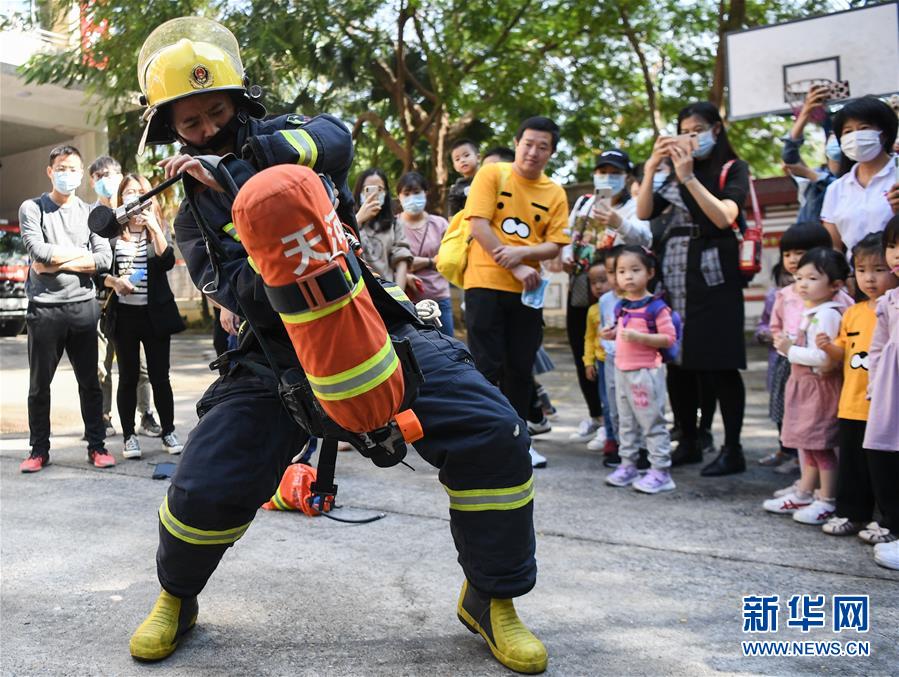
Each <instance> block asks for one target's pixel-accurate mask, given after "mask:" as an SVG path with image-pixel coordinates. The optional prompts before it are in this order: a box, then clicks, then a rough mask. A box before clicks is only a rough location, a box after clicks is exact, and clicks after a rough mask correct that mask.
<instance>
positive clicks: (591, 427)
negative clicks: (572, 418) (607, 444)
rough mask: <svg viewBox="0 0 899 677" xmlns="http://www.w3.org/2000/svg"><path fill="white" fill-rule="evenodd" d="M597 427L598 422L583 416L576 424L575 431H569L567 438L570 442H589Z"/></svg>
mask: <svg viewBox="0 0 899 677" xmlns="http://www.w3.org/2000/svg"><path fill="white" fill-rule="evenodd" d="M599 427H600V426H599V423H597V422H596V421H594V420H593V419H592V418H585V419H584V420H583V421H581V422H580V423H579V424H578V427H577V432H576V433H571V434H570V435H569V436H568V439H569V440H571V441H572V442H589V441H590V438H592V437H593V436H594V435H595V434H596V430H597V429H598V428H599Z"/></svg>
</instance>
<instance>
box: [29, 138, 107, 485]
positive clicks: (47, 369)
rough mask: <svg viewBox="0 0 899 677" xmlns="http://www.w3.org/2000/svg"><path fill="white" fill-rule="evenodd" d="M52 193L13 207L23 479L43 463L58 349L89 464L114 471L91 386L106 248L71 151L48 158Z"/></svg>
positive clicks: (98, 397) (96, 385) (96, 388)
mask: <svg viewBox="0 0 899 677" xmlns="http://www.w3.org/2000/svg"><path fill="white" fill-rule="evenodd" d="M47 178H48V179H50V182H51V184H52V190H51V191H50V192H49V193H44V194H43V195H41V196H40V197H39V198H33V199H30V200H26V201H25V202H23V203H22V206H21V207H19V224H20V226H21V229H22V240H23V241H24V242H25V247H26V249H27V250H28V254H29V256H30V257H31V261H32V263H31V270H29V272H28V281H27V282H26V283H25V295H26V296H27V297H28V314H27V316H26V317H27V322H28V366H29V371H30V386H29V389H28V427H29V430H30V438H31V439H30V445H31V453H30V455H29V457H28V458H27V459H25V460H24V461H23V462H22V464H21V465H20V466H19V469H20V470H21V471H22V472H24V473H33V472H38V471H39V470H41V469H42V468H43V467H44V466H45V465H47V464H48V463H49V462H50V382H51V381H52V379H53V374H54V373H55V372H56V367H57V365H58V364H59V359H60V358H61V357H62V351H63V349H64V350H65V351H66V353H67V354H68V356H69V361H70V362H71V363H72V369H73V370H74V371H75V378H76V379H77V380H78V393H79V397H80V399H81V415H82V418H83V419H84V427H85V436H86V438H87V457H88V462H89V463H92V464H93V465H95V466H96V467H98V468H107V467H109V466H113V465H115V459H113V457H112V456H111V455H110V454H109V452H107V451H106V449H105V447H104V442H105V438H106V432H105V426H104V425H103V395H102V393H101V391H100V382H99V380H98V379H97V334H96V331H97V321H98V320H99V317H100V309H99V307H98V306H97V303H96V300H95V291H94V278H93V276H94V274H95V273H102V272H105V271H107V270H109V266H110V263H111V262H112V253H111V251H110V248H109V243H108V242H107V241H106V240H105V239H103V238H101V237H100V236H98V235H95V234H94V233H92V232H91V231H90V230H89V229H88V227H87V217H88V214H89V213H90V207H89V206H88V205H87V204H85V203H84V202H83V201H82V200H81V199H80V198H78V197H77V196H76V195H75V190H76V189H77V188H78V186H80V185H81V182H82V181H83V179H84V165H83V163H82V161H81V154H80V153H79V152H78V150H77V149H76V148H73V147H72V146H57V147H56V148H54V149H53V150H52V151H50V163H49V166H48V167H47Z"/></svg>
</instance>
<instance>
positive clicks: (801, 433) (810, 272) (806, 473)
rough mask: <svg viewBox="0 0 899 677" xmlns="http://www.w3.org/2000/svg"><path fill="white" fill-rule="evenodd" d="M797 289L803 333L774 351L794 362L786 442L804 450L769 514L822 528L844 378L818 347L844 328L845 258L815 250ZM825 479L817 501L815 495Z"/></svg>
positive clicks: (828, 508)
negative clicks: (791, 482) (795, 478)
mask: <svg viewBox="0 0 899 677" xmlns="http://www.w3.org/2000/svg"><path fill="white" fill-rule="evenodd" d="M795 277H796V282H794V285H795V287H796V291H797V293H798V294H799V297H800V298H801V299H802V300H803V301H804V302H805V306H806V307H805V310H803V312H802V322H801V324H800V326H799V335H798V336H797V337H796V339H795V341H794V340H793V339H791V338H790V337H789V336H787V335H786V334H785V333H783V332H779V333H778V334H776V335H775V337H774V347H775V348H777V351H778V352H779V353H780V354H781V355H786V357H787V359H789V360H790V378H789V379H788V380H787V386H786V391H785V393H784V419H783V431H782V441H783V444H784V445H785V446H787V447H795V448H797V449H800V451H799V455H800V464H799V465H800V478H799V483H798V484H797V486H796V487H795V488H794V490H793V491H791V492H790V493H788V494H786V495H784V496H780V497H775V498H771V499H768V500H767V501H765V502H764V508H765V510H768V511H769V512H775V513H784V514H786V513H793V519H794V520H796V521H797V522H802V523H804V524H823V523H824V522H826V521H827V520H828V519H830V518H831V517H832V516H833V514H834V510H835V509H836V508H835V506H834V500H835V497H836V478H837V475H836V466H837V456H836V452H835V451H834V448H835V447H836V446H837V443H838V439H837V438H838V427H837V405H838V403H839V400H840V387H841V386H842V382H843V377H842V374H841V373H840V371H839V370H838V369H835V368H834V365H833V364H832V363H831V360H830V358H829V357H828V356H827V353H825V352H824V351H823V350H821V349H820V348H818V346H817V345H816V342H815V337H816V336H817V335H818V334H820V333H824V334H827V336H829V337H830V338H831V339H833V338H834V337H836V335H837V333H838V332H839V330H840V320H841V312H840V307H839V304H838V303H837V302H836V301H834V300H833V297H834V295H835V294H836V293H837V292H838V291H839V290H840V287H842V286H843V284H844V283H845V281H846V278H847V277H849V264H848V263H846V257H845V256H843V255H842V254H840V253H838V252H836V251H834V250H833V249H831V248H830V247H816V248H815V249H812V250H810V251H808V252H806V253H805V255H804V256H803V257H802V259H800V261H799V268H798V270H797V271H796V275H795ZM819 480H820V491H819V495H818V497H817V498H814V496H813V494H814V491H815V487H816V486H817V485H818V483H819Z"/></svg>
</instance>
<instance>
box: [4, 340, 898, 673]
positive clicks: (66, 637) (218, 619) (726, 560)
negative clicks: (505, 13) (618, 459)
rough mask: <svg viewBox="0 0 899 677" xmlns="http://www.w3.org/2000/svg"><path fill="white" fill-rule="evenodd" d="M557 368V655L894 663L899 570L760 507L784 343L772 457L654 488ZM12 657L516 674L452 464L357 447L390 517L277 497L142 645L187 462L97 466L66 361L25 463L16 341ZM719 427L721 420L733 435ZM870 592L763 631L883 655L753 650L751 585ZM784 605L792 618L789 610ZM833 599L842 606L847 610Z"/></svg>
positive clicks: (682, 472) (355, 496) (345, 493)
mask: <svg viewBox="0 0 899 677" xmlns="http://www.w3.org/2000/svg"><path fill="white" fill-rule="evenodd" d="M209 343H210V342H209V340H208V339H205V338H203V339H198V338H196V337H191V336H179V337H176V339H175V342H174V350H173V354H174V357H173V363H174V364H175V365H176V367H175V369H174V372H173V384H174V389H175V394H176V400H177V402H176V422H177V424H178V427H179V431H181V432H182V433H185V434H186V433H187V431H188V430H189V429H190V428H191V427H192V426H193V425H194V424H195V422H196V415H195V413H194V411H193V404H194V402H195V401H196V399H197V397H198V396H199V394H200V393H201V392H202V390H203V388H204V387H205V385H207V384H208V383H210V382H211V381H212V378H213V376H212V374H211V373H209V372H208V371H207V370H206V369H205V366H204V358H203V352H204V351H205V350H206V349H207V346H208V344H209ZM551 353H552V356H553V359H554V360H555V361H556V364H557V365H558V366H559V369H557V370H556V371H555V372H553V373H551V374H549V375H546V376H545V377H544V378H543V379H542V380H543V381H544V383H545V385H547V386H548V388H549V390H550V392H551V394H552V395H553V398H554V401H555V403H556V405H557V406H558V407H559V409H560V419H559V420H558V421H557V422H556V423H555V424H554V430H553V431H552V432H551V433H549V434H548V435H543V436H541V437H540V438H538V441H537V446H538V448H539V449H540V450H541V452H543V453H545V454H546V455H547V456H548V457H549V467H548V468H546V469H545V470H540V471H537V479H536V482H537V499H536V503H535V517H536V526H537V530H538V553H537V554H538V562H539V566H540V576H539V579H538V585H537V588H536V589H535V590H534V591H533V593H531V594H530V595H528V596H526V597H524V598H522V599H521V600H520V601H519V603H518V605H517V606H518V608H519V611H520V614H521V616H522V617H523V618H524V619H525V620H526V621H527V622H528V623H529V625H530V626H531V627H532V628H533V629H534V631H535V632H536V633H537V634H538V635H539V636H540V637H541V638H542V639H543V641H544V642H545V643H546V645H547V648H548V649H549V652H550V667H549V671H548V674H554V675H624V674H627V675H631V674H634V675H636V674H645V675H681V674H682V675H706V674H718V673H724V674H747V675H749V674H751V675H760V674H765V675H767V674H777V675H781V674H802V675H813V674H815V675H817V674H846V675H855V674H883V675H886V674H895V673H896V669H897V665H899V650H897V640H899V594H897V591H899V587H897V583H899V572H893V571H888V570H885V569H882V568H880V567H878V566H877V565H875V564H874V562H873V558H872V553H871V548H870V547H869V546H866V545H864V544H863V543H861V541H859V540H858V539H856V538H854V537H853V538H846V539H838V538H834V537H828V536H825V535H823V534H822V533H821V532H820V530H818V529H816V528H814V527H807V526H803V525H798V524H796V523H794V522H793V521H792V520H790V519H788V518H781V517H777V516H773V515H768V514H765V513H764V512H763V511H762V510H761V507H760V503H761V500H762V499H763V498H765V497H767V496H768V495H769V494H770V492H771V491H772V490H773V489H775V488H778V487H779V486H782V485H784V484H786V483H788V481H789V480H784V478H783V477H782V476H780V475H775V474H773V473H772V472H771V471H770V470H766V469H763V468H760V467H758V466H757V465H756V464H755V459H757V458H759V457H760V456H761V455H762V454H763V453H767V451H768V450H769V449H770V447H771V445H772V444H773V442H774V435H773V432H772V430H771V425H770V424H769V423H768V422H767V420H766V419H765V416H764V405H765V394H764V392H763V390H761V383H762V380H763V379H762V376H763V369H764V363H763V356H761V355H756V356H755V357H756V359H755V360H754V361H753V363H752V365H751V369H750V371H749V372H748V374H747V380H748V382H749V383H750V385H751V388H750V397H749V400H750V401H749V410H748V414H747V423H746V431H745V436H744V442H745V444H746V446H747V452H748V456H749V457H750V460H751V467H750V469H749V471H748V472H747V473H745V474H744V475H741V476H737V477H730V478H722V479H719V480H709V479H701V478H699V476H698V468H696V467H695V466H691V467H688V468H686V469H678V470H676V471H675V479H676V481H677V482H678V489H677V491H675V492H672V493H670V494H665V495H659V496H655V497H650V496H643V495H639V494H637V493H636V492H633V491H630V490H621V489H613V488H611V487H607V486H605V485H603V484H602V478H603V476H604V475H605V473H606V472H607V471H606V470H605V469H604V468H602V465H601V459H600V457H599V456H598V455H597V454H592V453H590V452H587V451H585V449H584V447H583V445H578V444H574V443H570V442H568V434H569V433H570V432H571V431H572V430H573V429H574V426H575V425H576V423H577V420H578V419H579V418H580V416H581V414H582V413H583V405H582V404H580V401H579V399H580V398H579V394H578V392H577V385H576V382H575V380H574V375H573V369H572V367H571V365H570V358H569V357H567V356H566V354H565V352H564V351H562V350H561V349H553V350H552V351H551ZM0 369H2V377H3V387H2V389H0V427H2V431H3V434H2V435H0V560H2V581H0V611H2V619H0V633H2V650H0V651H2V653H0V671H2V674H4V675H33V674H38V673H41V674H50V675H87V674H91V675H93V674H102V675H106V674H109V675H150V674H153V675H185V674H187V675H225V674H227V675H249V674H252V675H282V674H297V673H299V674H322V673H330V674H340V675H387V674H391V675H397V674H399V675H422V674H434V675H444V674H447V675H449V674H452V675H501V674H509V673H508V672H507V671H506V670H505V669H504V668H502V667H501V666H500V665H499V664H497V663H496V662H495V661H493V659H492V658H491V657H490V655H489V652H488V651H487V650H486V648H485V647H484V646H483V643H482V642H481V640H480V639H479V638H477V637H475V636H473V635H471V634H470V633H469V632H468V631H467V630H466V629H465V628H464V627H463V626H462V625H461V624H460V623H459V622H458V621H457V620H456V618H455V607H454V605H455V600H456V595H457V593H458V589H459V585H460V583H461V572H460V569H459V567H458V565H457V564H456V563H455V553H454V550H453V547H452V540H451V537H450V534H449V529H448V516H447V508H446V496H445V494H444V492H443V491H442V489H441V488H440V485H439V484H438V482H437V478H436V471H434V470H433V469H432V468H430V467H429V466H427V464H425V463H424V462H423V461H422V460H421V459H419V458H417V457H413V458H412V464H413V465H414V467H415V469H416V471H415V472H414V473H413V472H411V471H408V470H406V469H400V468H394V469H389V470H380V469H377V468H375V467H373V466H372V465H370V464H369V463H368V462H367V461H366V460H365V459H363V458H361V457H359V456H358V455H356V454H343V455H341V457H340V459H339V465H338V474H339V477H338V481H339V483H340V497H339V502H340V503H342V504H343V505H344V506H345V507H344V508H343V510H342V512H343V514H344V515H347V516H350V515H352V516H356V517H358V516H364V515H368V514H370V513H372V512H375V511H383V512H386V513H387V514H388V516H387V518H386V519H384V520H381V521H379V522H376V523H374V524H371V525H366V526H346V525H341V524H337V523H334V522H331V521H328V520H325V519H322V518H317V519H310V518H306V517H303V516H301V515H297V514H283V513H266V512H264V511H260V513H259V515H258V517H257V520H256V523H255V524H254V526H253V528H252V529H250V530H249V532H248V533H247V535H246V536H245V537H244V538H243V539H242V540H241V541H240V542H239V543H238V545H237V546H236V547H235V548H233V549H232V550H231V551H230V552H229V553H228V554H227V555H226V557H225V560H224V561H223V563H222V566H221V567H220V568H219V570H218V571H217V573H216V575H215V576H214V577H213V579H212V580H211V582H210V584H209V586H208V587H207V589H206V591H205V592H204V594H203V595H202V596H201V599H200V621H199V625H198V627H197V628H196V630H195V631H194V632H193V633H192V635H191V636H190V637H189V638H188V639H187V640H186V641H185V642H184V644H183V646H182V648H181V649H180V650H179V651H178V652H177V653H176V654H175V655H174V656H172V658H170V659H169V660H168V661H166V662H164V663H161V664H157V665H152V666H147V665H139V664H136V663H134V662H132V660H131V659H130V657H129V655H128V650H127V644H128V637H129V636H130V633H131V632H132V630H133V629H134V628H135V627H136V626H137V624H138V623H139V622H140V621H141V619H142V618H143V617H144V615H145V614H146V613H147V611H148V610H149V608H150V606H151V604H152V601H153V599H154V598H155V595H156V593H157V591H158V584H157V582H156V577H155V564H154V558H153V556H154V551H155V546H156V528H157V527H156V509H157V508H158V506H159V502H160V500H161V498H162V496H163V494H164V492H165V486H166V485H165V483H164V482H160V481H154V480H152V479H150V474H151V471H152V466H151V465H150V463H152V462H156V461H159V460H170V459H169V457H168V456H167V455H166V454H164V453H163V452H162V451H161V447H160V446H159V441H158V440H151V439H148V438H142V441H143V445H144V459H142V460H140V461H127V462H126V461H124V460H122V459H121V440H120V439H115V440H111V441H110V442H109V445H108V446H109V448H110V450H111V451H112V452H113V453H114V454H115V455H116V456H117V458H118V460H119V464H118V465H117V466H116V467H115V468H113V469H110V470H105V471H100V470H96V469H94V468H92V467H91V466H89V465H88V464H87V463H86V462H85V456H84V449H83V447H82V444H83V443H82V442H80V440H79V438H80V435H81V424H80V420H79V417H78V405H77V390H76V388H75V385H74V378H73V375H72V372H71V370H70V368H68V365H67V364H66V362H65V360H64V362H63V366H62V367H61V368H60V372H59V374H58V376H57V380H56V382H55V383H54V421H53V427H54V433H55V436H54V439H53V445H54V448H53V452H52V454H53V465H52V466H50V467H49V468H47V469H46V470H44V471H43V472H41V473H39V474H37V475H33V476H25V475H20V474H19V473H18V463H19V461H20V460H21V458H22V457H24V455H25V454H26V451H27V425H26V424H25V420H24V418H23V416H24V402H25V397H26V393H27V368H26V367H25V341H24V339H23V338H18V339H0ZM717 437H718V438H719V441H720V437H721V434H720V430H717ZM802 593H814V594H825V595H827V596H828V597H830V596H831V595H834V594H857V593H862V594H869V595H870V596H871V630H870V632H868V633H867V634H865V635H858V634H856V633H854V632H848V633H847V632H844V633H842V635H839V636H838V635H834V634H833V633H832V632H831V631H830V630H829V629H826V630H812V631H811V632H810V633H808V635H803V633H801V632H799V631H798V630H796V629H793V628H790V629H782V630H781V632H780V633H778V634H777V635H774V636H767V637H763V639H779V640H797V641H799V640H806V639H811V640H821V641H829V640H834V639H839V640H844V641H845V640H855V639H862V640H867V641H870V643H871V652H872V655H871V656H870V657H867V658H849V657H841V658H808V657H804V658H743V657H742V656H741V645H740V642H741V641H743V640H746V639H750V638H752V637H748V636H746V635H744V634H743V633H742V632H741V626H742V617H741V597H742V596H743V595H747V594H778V595H780V596H781V599H782V600H783V601H784V606H785V601H786V598H788V597H789V596H790V595H793V594H802ZM786 620H787V615H786V612H785V610H784V611H782V613H781V616H780V622H781V626H783V625H784V624H785V622H786ZM829 622H830V613H829V611H828V623H829Z"/></svg>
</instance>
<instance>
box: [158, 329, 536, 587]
mask: <svg viewBox="0 0 899 677" xmlns="http://www.w3.org/2000/svg"><path fill="white" fill-rule="evenodd" d="M391 334H392V335H393V336H394V337H396V338H404V337H407V338H409V339H410V341H411V342H412V347H413V350H414V352H415V356H416V358H417V360H418V363H419V366H420V367H421V370H422V372H423V374H424V377H425V382H424V384H423V385H422V387H421V389H420V392H419V395H418V398H417V399H416V400H415V402H414V403H413V405H412V409H413V411H414V412H415V413H416V415H417V416H418V418H419V420H420V421H421V424H422V428H423V430H424V438H423V439H421V440H419V441H418V442H416V443H415V448H416V450H417V451H418V452H419V454H420V455H421V456H422V457H423V458H424V459H425V460H426V461H427V462H429V463H431V464H432V465H434V466H435V467H437V468H439V470H440V471H439V474H438V477H439V480H440V482H441V484H442V485H443V488H444V490H445V491H446V493H447V495H448V498H449V512H450V529H451V531H452V535H453V540H454V541H455V545H456V550H457V551H458V561H459V564H460V565H461V566H462V570H463V572H464V573H465V576H466V577H467V578H468V580H469V582H470V583H471V585H473V586H474V587H475V588H476V589H478V590H479V591H481V592H482V593H484V594H487V595H490V596H491V597H498V598H509V597H517V596H520V595H524V594H525V593H527V592H528V591H529V590H530V589H531V588H532V587H533V586H534V583H535V581H536V575H537V564H536V561H535V559H534V550H535V537H534V524H533V497H534V486H533V478H532V470H531V461H530V456H529V454H528V447H529V445H530V440H529V439H528V434H527V426H526V424H525V423H524V422H523V421H522V420H521V419H519V418H518V416H517V414H516V413H515V411H514V410H513V409H512V407H511V405H510V404H509V402H508V400H507V399H506V398H505V397H504V396H503V395H502V393H500V391H499V390H498V389H497V388H496V387H494V386H493V385H491V384H489V383H488V382H487V380H486V379H485V378H484V377H483V376H482V375H481V373H480V372H479V371H478V370H477V369H476V368H475V366H474V361H473V359H472V357H471V354H470V353H469V352H468V350H467V348H466V347H465V345H464V344H462V343H461V342H459V341H457V340H455V339H453V338H449V337H447V336H445V335H443V334H441V333H440V332H439V331H437V330H436V329H417V328H414V327H412V326H411V325H402V326H401V327H399V328H396V330H394V331H391ZM197 411H198V414H199V415H200V421H199V423H198V424H197V426H196V427H195V428H194V430H193V431H192V432H191V433H190V436H189V437H188V440H187V443H186V444H185V446H184V451H183V453H182V457H181V462H180V463H179V465H178V469H177V471H176V472H175V475H174V477H173V478H172V483H171V485H170V487H169V490H168V494H167V495H166V497H165V499H164V501H163V503H162V505H161V506H160V508H159V548H158V550H157V555H156V564H157V572H158V575H159V580H160V583H161V584H162V587H163V588H164V589H166V590H167V591H168V592H170V593H171V594H173V595H175V596H177V597H190V596H193V595H197V594H198V593H199V592H200V591H201V590H202V589H203V587H204V586H205V585H206V582H207V581H208V580H209V577H210V576H211V575H212V572H213V571H214V570H215V568H216V567H217V566H218V563H219V561H220V560H221V558H222V556H223V555H224V554H225V551H226V550H227V549H228V548H229V547H231V546H232V545H234V543H236V542H237V540H238V539H240V537H241V536H243V534H244V533H245V532H246V530H247V529H248V528H249V526H250V524H251V523H252V520H253V517H254V516H255V514H256V511H257V509H258V508H259V506H260V505H262V503H264V502H265V501H267V500H269V499H270V498H271V496H272V494H273V493H274V492H275V489H276V488H277V486H278V482H279V481H280V479H281V475H282V474H283V472H284V470H285V468H286V467H287V465H288V463H289V462H290V459H291V457H292V456H294V455H295V454H296V453H297V451H298V450H299V448H300V447H301V446H302V445H303V444H304V443H305V440H306V437H307V436H306V433H305V431H303V430H302V429H301V428H300V427H299V426H297V425H296V424H295V423H294V422H293V420H292V419H291V417H290V416H289V414H288V413H287V412H286V410H285V409H284V408H283V407H282V406H281V403H280V401H279V400H278V398H277V397H276V396H275V394H274V393H273V392H272V390H271V389H270V388H269V387H267V386H266V385H265V384H264V383H263V381H261V380H260V379H259V378H258V377H257V376H254V375H253V374H251V373H249V372H248V371H247V370H246V369H244V368H238V369H237V370H236V371H235V372H234V373H233V374H232V375H226V376H222V377H221V378H219V379H218V380H217V381H216V382H215V383H213V384H212V386H210V388H209V389H208V390H207V391H206V393H205V394H204V395H203V397H202V399H201V400H200V402H199V403H198V405H197ZM338 470H339V466H338ZM382 472H383V471H382ZM338 474H339V472H338ZM395 477H396V478H397V479H398V480H399V481H401V478H402V474H401V473H400V472H397V473H396V474H395Z"/></svg>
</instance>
